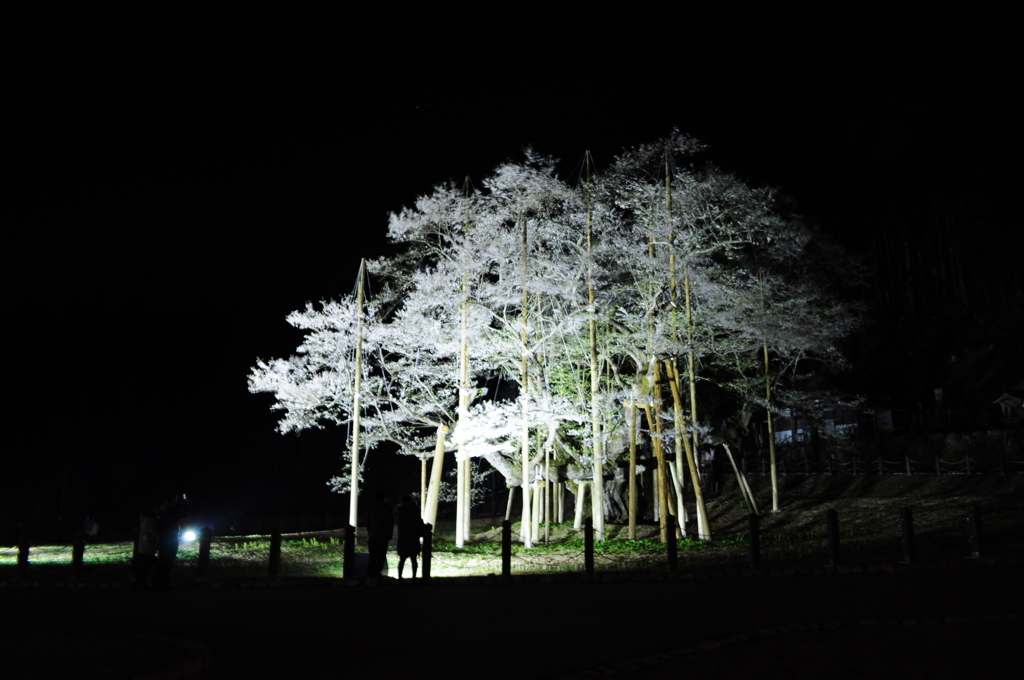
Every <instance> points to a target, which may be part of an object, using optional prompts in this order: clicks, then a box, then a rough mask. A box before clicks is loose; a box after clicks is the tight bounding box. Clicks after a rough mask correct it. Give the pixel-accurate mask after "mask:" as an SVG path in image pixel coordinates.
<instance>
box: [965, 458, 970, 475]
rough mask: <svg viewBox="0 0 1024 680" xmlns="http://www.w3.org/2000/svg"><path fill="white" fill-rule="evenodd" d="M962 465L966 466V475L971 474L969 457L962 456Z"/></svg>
mask: <svg viewBox="0 0 1024 680" xmlns="http://www.w3.org/2000/svg"><path fill="white" fill-rule="evenodd" d="M964 465H966V466H967V474H971V457H970V456H964Z"/></svg>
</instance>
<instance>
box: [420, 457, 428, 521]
mask: <svg viewBox="0 0 1024 680" xmlns="http://www.w3.org/2000/svg"><path fill="white" fill-rule="evenodd" d="M426 511H427V456H426V455H425V453H424V452H423V451H420V517H423V515H424V514H425V513H426Z"/></svg>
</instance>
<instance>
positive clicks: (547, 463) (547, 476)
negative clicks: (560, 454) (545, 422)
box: [544, 446, 551, 545]
mask: <svg viewBox="0 0 1024 680" xmlns="http://www.w3.org/2000/svg"><path fill="white" fill-rule="evenodd" d="M550 542H551V447H550V446H548V447H545V448H544V544H545V545H547V544H548V543H550Z"/></svg>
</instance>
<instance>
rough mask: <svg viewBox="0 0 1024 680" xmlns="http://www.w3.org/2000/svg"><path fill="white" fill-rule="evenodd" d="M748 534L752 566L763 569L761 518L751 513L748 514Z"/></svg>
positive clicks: (755, 568)
mask: <svg viewBox="0 0 1024 680" xmlns="http://www.w3.org/2000/svg"><path fill="white" fill-rule="evenodd" d="M747 527H748V535H749V538H750V568H751V569H753V570H754V571H758V570H760V569H761V518H760V517H758V516H757V515H755V514H754V513H750V514H749V515H748V516H747Z"/></svg>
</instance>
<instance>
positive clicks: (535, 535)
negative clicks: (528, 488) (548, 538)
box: [530, 483, 543, 543]
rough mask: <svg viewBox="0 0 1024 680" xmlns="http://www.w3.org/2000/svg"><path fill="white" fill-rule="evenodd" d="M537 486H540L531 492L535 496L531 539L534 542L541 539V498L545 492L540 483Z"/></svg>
mask: <svg viewBox="0 0 1024 680" xmlns="http://www.w3.org/2000/svg"><path fill="white" fill-rule="evenodd" d="M537 486H538V488H537V489H534V490H533V492H532V494H531V495H532V496H533V523H532V524H531V525H530V540H531V541H533V542H534V543H538V542H539V541H540V512H541V505H540V500H541V496H542V495H543V492H542V491H541V490H540V484H539V483H538V485H537Z"/></svg>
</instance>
